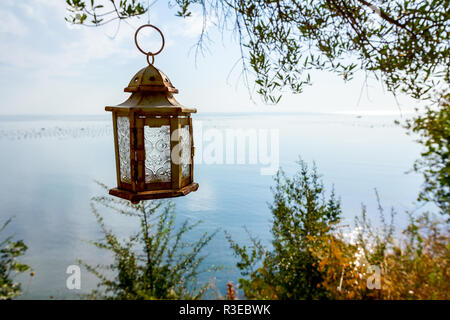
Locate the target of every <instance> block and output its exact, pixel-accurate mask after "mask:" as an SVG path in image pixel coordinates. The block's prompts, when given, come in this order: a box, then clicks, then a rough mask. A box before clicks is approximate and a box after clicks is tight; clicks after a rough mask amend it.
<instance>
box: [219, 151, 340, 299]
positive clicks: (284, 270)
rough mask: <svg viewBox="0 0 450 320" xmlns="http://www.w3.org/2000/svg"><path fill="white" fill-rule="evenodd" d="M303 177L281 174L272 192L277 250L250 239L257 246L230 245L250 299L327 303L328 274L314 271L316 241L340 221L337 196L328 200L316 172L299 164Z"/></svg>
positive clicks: (273, 232)
mask: <svg viewBox="0 0 450 320" xmlns="http://www.w3.org/2000/svg"><path fill="white" fill-rule="evenodd" d="M299 165H300V171H299V172H298V173H297V174H296V175H295V176H294V177H293V178H289V177H287V176H286V175H285V173H284V172H283V171H280V172H278V174H277V176H276V178H275V182H276V186H275V188H274V189H273V193H274V203H273V205H271V210H272V214H273V226H272V235H273V241H272V245H273V249H270V250H269V249H267V248H265V247H264V246H263V245H262V244H261V243H260V242H259V241H258V240H257V239H255V238H253V237H251V242H252V246H251V248H247V247H246V246H240V245H238V244H237V243H236V242H234V241H233V240H232V238H231V235H227V238H228V241H229V242H230V245H231V247H232V249H233V250H234V253H235V255H236V256H237V257H238V258H239V259H240V261H239V262H238V264H237V266H238V268H239V269H240V270H241V273H242V275H243V276H246V277H248V278H242V279H239V284H240V288H241V289H242V290H243V291H244V294H245V296H246V297H247V298H248V299H322V298H325V297H326V291H325V290H324V289H323V287H321V283H322V282H323V273H322V272H321V271H319V270H318V269H317V268H316V267H315V266H316V265H317V263H318V260H317V258H316V257H315V256H314V255H313V254H312V248H313V246H314V239H315V238H316V237H321V236H324V235H325V234H328V233H329V232H330V231H331V230H332V228H331V227H330V226H332V225H333V224H335V223H336V222H338V221H339V218H340V215H341V206H340V202H339V201H338V200H336V198H335V196H334V192H332V193H331V195H330V196H329V198H328V199H326V198H325V190H324V187H323V183H322V182H321V181H320V177H319V175H318V174H317V170H316V168H315V167H314V168H313V169H312V170H311V171H310V170H309V169H308V166H307V165H306V163H305V162H303V161H301V160H300V162H299Z"/></svg>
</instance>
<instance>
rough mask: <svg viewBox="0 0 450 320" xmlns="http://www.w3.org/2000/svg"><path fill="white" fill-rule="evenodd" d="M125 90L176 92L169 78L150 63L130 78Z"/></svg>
mask: <svg viewBox="0 0 450 320" xmlns="http://www.w3.org/2000/svg"><path fill="white" fill-rule="evenodd" d="M124 91H125V92H136V91H154V92H155V91H156V92H161V91H163V92H164V91H167V92H170V93H178V89H176V88H175V87H174V86H173V84H172V82H170V80H169V78H168V77H167V76H166V75H165V74H164V73H163V72H162V71H161V70H159V69H157V68H155V66H153V65H152V64H150V65H149V66H147V67H145V68H142V69H141V70H139V71H138V72H137V73H136V74H135V75H134V76H133V78H132V79H131V81H130V83H129V84H128V86H127V87H126V88H125V89H124Z"/></svg>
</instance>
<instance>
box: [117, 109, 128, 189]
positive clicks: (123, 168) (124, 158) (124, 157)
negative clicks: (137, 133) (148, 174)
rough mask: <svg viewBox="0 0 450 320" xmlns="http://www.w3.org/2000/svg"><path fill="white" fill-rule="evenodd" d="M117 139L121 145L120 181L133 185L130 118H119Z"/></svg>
mask: <svg viewBox="0 0 450 320" xmlns="http://www.w3.org/2000/svg"><path fill="white" fill-rule="evenodd" d="M117 139H118V145H119V164H120V180H121V181H122V182H127V183H131V167H130V120H129V119H128V117H117Z"/></svg>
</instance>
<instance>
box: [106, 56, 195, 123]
mask: <svg viewBox="0 0 450 320" xmlns="http://www.w3.org/2000/svg"><path fill="white" fill-rule="evenodd" d="M124 91H125V92H130V93H131V96H130V97H129V98H128V99H127V100H126V101H125V102H123V103H121V104H119V105H117V106H107V107H106V108H105V110H106V111H114V110H122V111H126V110H130V109H135V110H137V111H138V110H139V109H141V110H142V111H147V112H148V111H150V110H153V111H154V112H155V113H164V114H179V113H195V112H197V110H196V109H195V108H187V107H184V106H182V105H181V104H180V103H179V102H178V101H177V100H176V99H175V97H174V96H173V94H175V93H178V89H176V88H175V87H174V86H173V84H172V82H170V80H169V78H168V77H167V76H166V75H165V74H164V73H163V72H162V71H161V70H159V69H157V68H156V67H155V66H153V65H152V64H150V65H148V66H147V67H145V68H142V69H141V70H139V71H138V72H137V73H136V74H135V75H134V76H133V78H131V81H130V83H129V84H128V86H127V87H126V88H125V89H124Z"/></svg>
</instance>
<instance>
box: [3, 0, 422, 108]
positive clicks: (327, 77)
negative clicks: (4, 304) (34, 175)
mask: <svg viewBox="0 0 450 320" xmlns="http://www.w3.org/2000/svg"><path fill="white" fill-rule="evenodd" d="M175 13H176V9H175V8H170V7H169V5H168V2H167V1H164V0H159V1H158V2H157V3H156V4H155V5H154V6H153V7H152V8H151V11H150V14H149V16H148V15H145V17H142V18H141V19H133V20H130V21H127V22H126V23H125V22H121V23H120V25H118V23H116V22H113V23H110V24H108V25H105V26H102V27H94V28H90V27H82V26H81V27H80V26H76V27H75V26H73V25H70V24H68V23H66V22H65V21H64V17H65V16H66V15H67V12H66V6H65V1H64V0H21V1H16V0H2V6H1V7H0V18H1V21H2V23H1V24H0V46H1V47H0V48H1V50H0V74H1V77H0V96H1V103H0V115H21V114H49V115H63V114H76V115H84V114H89V115H91V114H104V112H105V111H104V107H105V106H106V105H115V104H118V103H121V102H122V101H124V100H126V99H127V97H128V96H129V94H128V93H124V92H123V88H124V87H126V86H127V84H128V82H129V81H130V79H131V78H132V76H133V75H134V74H135V73H136V72H137V71H139V70H140V69H141V68H142V67H145V66H146V65H147V62H146V59H145V55H143V54H142V53H141V52H139V51H138V50H137V48H136V47H135V44H134V32H135V30H136V29H137V28H138V27H139V26H140V25H142V24H145V23H147V21H148V18H150V22H151V23H152V24H154V25H156V26H157V27H159V28H160V29H161V30H162V31H163V33H164V36H165V39H166V46H165V48H164V50H163V51H162V53H161V54H159V55H158V56H156V60H155V66H156V67H157V68H159V69H161V70H162V71H163V72H164V73H165V74H166V75H167V76H168V77H169V79H170V80H171V81H172V83H173V84H174V85H175V87H177V88H178V89H179V91H180V93H179V94H178V95H177V97H176V98H177V100H178V101H179V102H180V103H182V104H183V105H186V106H189V107H195V108H197V110H198V112H247V113H248V112H293V111H294V112H322V113H351V114H353V113H354V114H392V115H399V114H402V115H403V114H408V113H410V112H412V111H413V110H414V108H415V107H418V106H419V105H418V104H417V103H416V102H415V101H414V100H413V99H411V98H409V97H406V96H399V97H398V98H397V99H395V98H394V97H393V95H392V94H391V93H389V92H386V91H385V90H384V88H383V86H382V84H381V83H379V82H378V81H376V80H374V79H369V80H368V82H367V85H366V84H365V76H364V75H363V74H358V75H357V76H356V77H355V78H354V80H352V81H350V82H344V81H343V80H341V79H340V78H339V77H337V76H335V75H333V74H331V73H327V72H313V73H312V82H313V85H312V86H310V87H307V88H305V90H304V92H303V93H302V94H297V95H294V94H290V93H288V92H287V93H285V94H284V95H283V98H282V100H281V102H280V103H279V104H278V105H276V106H267V105H264V103H263V102H262V101H261V99H260V98H259V97H258V96H257V95H256V94H253V99H252V98H251V97H250V94H249V90H248V88H247V87H246V85H245V83H244V82H243V81H242V77H241V69H240V64H239V63H238V64H236V63H237V62H238V61H239V57H240V51H239V46H238V44H237V41H236V39H235V35H233V33H232V32H225V33H221V32H219V31H218V30H216V29H215V27H214V20H213V19H210V20H209V21H208V23H207V27H208V32H209V38H210V40H209V41H208V42H207V43H206V45H207V48H206V50H205V51H204V52H203V53H200V54H196V50H195V45H196V43H197V41H198V39H199V35H200V33H201V27H202V16H201V14H200V13H199V12H198V11H195V10H194V12H193V16H192V17H190V18H187V19H182V18H179V17H176V16H175ZM141 40H142V47H144V48H147V49H148V50H153V51H154V50H155V49H156V48H158V47H159V46H160V42H159V41H160V40H159V39H158V37H157V36H156V34H155V33H153V34H150V32H148V33H147V35H146V34H144V36H143V37H142V38H141Z"/></svg>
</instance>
